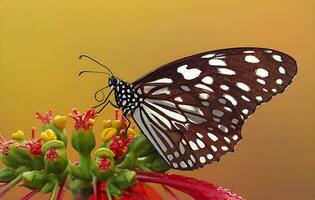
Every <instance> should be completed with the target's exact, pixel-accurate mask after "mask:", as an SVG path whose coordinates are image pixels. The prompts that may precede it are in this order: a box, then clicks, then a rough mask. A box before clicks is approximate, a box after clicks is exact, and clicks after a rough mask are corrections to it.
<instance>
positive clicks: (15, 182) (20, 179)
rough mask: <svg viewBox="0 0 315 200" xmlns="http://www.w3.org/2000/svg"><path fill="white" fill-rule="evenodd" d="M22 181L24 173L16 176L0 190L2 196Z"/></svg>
mask: <svg viewBox="0 0 315 200" xmlns="http://www.w3.org/2000/svg"><path fill="white" fill-rule="evenodd" d="M21 181H22V174H20V175H18V176H17V177H16V178H14V179H13V180H12V181H11V182H9V183H8V184H7V185H6V186H4V187H3V188H2V189H1V190H0V198H1V197H2V196H3V195H5V194H6V193H7V192H8V191H10V190H11V189H12V188H13V187H14V186H16V185H17V184H18V183H19V182H21Z"/></svg>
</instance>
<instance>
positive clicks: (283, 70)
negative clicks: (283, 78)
mask: <svg viewBox="0 0 315 200" xmlns="http://www.w3.org/2000/svg"><path fill="white" fill-rule="evenodd" d="M279 72H280V74H285V73H286V72H285V69H284V68H283V67H281V66H280V67H279Z"/></svg>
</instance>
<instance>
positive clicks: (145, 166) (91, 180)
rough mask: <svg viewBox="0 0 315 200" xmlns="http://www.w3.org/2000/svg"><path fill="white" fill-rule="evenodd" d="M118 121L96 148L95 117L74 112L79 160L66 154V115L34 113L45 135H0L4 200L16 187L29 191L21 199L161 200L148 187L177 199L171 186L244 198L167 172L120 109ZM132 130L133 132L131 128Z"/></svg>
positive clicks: (199, 199)
mask: <svg viewBox="0 0 315 200" xmlns="http://www.w3.org/2000/svg"><path fill="white" fill-rule="evenodd" d="M115 112H116V116H115V119H114V120H104V121H103V128H104V129H103V131H102V132H101V134H100V136H101V139H102V142H103V143H102V144H101V145H100V146H98V147H96V140H95V132H94V131H93V126H94V124H95V118H96V117H97V113H96V111H95V110H94V109H88V110H87V111H86V112H85V113H81V112H79V111H78V109H73V110H72V112H71V113H70V114H69V115H70V117H71V118H73V119H74V124H75V125H74V129H73V131H72V133H71V146H72V147H73V148H74V149H75V150H76V151H77V153H78V154H79V160H78V161H75V162H71V161H70V160H69V158H68V156H67V152H66V148H67V143H68V141H67V134H68V133H67V132H66V129H65V126H66V121H67V119H66V116H60V115H56V116H54V117H53V115H52V112H51V111H49V112H47V113H46V114H45V115H41V114H39V113H36V118H37V119H39V120H40V121H41V122H42V129H41V133H40V134H38V135H39V137H36V135H37V134H36V129H35V128H32V131H31V133H30V135H31V138H30V139H27V137H26V134H25V133H24V132H23V131H21V130H18V131H16V132H15V133H13V134H12V135H11V139H9V140H7V139H5V138H4V137H3V136H2V135H0V159H1V161H2V162H3V164H4V165H5V167H4V168H2V169H0V198H1V197H3V196H4V195H5V194H6V193H7V192H8V191H10V190H11V189H12V188H13V187H14V186H16V185H23V186H24V187H27V188H29V189H31V192H29V193H28V194H26V195H25V196H24V197H23V198H22V199H23V200H27V199H30V198H31V197H33V196H34V195H35V194H36V193H38V192H40V193H43V194H45V193H50V200H61V199H63V194H64V191H65V189H66V188H67V189H69V190H70V191H71V192H72V194H73V197H74V198H73V199H77V200H79V199H82V200H85V199H90V200H112V199H117V200H118V199H120V200H133V199H134V200H141V199H146V200H162V197H161V196H160V195H159V194H158V193H157V191H155V190H154V189H153V188H152V187H150V186H149V185H147V184H146V183H157V184H160V185H162V187H163V188H164V189H165V191H166V192H167V193H168V194H169V195H170V198H171V199H173V200H178V197H177V196H176V195H175V193H173V192H172V190H171V189H170V188H174V189H177V190H179V191H182V192H184V193H186V194H188V195H190V196H191V197H192V198H194V199H195V200H211V199H213V200H214V199H231V200H238V199H242V198H241V197H239V196H238V195H236V194H234V193H233V192H231V191H230V190H226V189H224V188H222V187H218V186H215V185H212V184H210V183H207V182H204V181H198V180H196V179H192V178H187V177H183V176H179V175H171V174H167V173H166V171H168V170H169V169H170V167H169V165H168V164H167V163H166V162H165V161H164V160H163V159H162V158H161V156H160V155H159V154H158V153H157V152H156V150H155V149H154V147H153V146H152V145H151V144H150V143H149V142H148V140H147V139H146V137H145V136H144V135H143V134H141V133H140V132H139V131H137V129H136V127H135V126H130V125H129V124H128V123H127V121H128V122H129V120H126V118H125V117H124V116H119V111H118V110H116V111H115ZM129 127H131V128H129Z"/></svg>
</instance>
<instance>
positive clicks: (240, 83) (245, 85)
mask: <svg viewBox="0 0 315 200" xmlns="http://www.w3.org/2000/svg"><path fill="white" fill-rule="evenodd" d="M236 86H237V87H238V88H240V89H241V90H244V91H246V92H249V91H250V87H249V86H248V85H247V84H245V83H242V82H237V83H236Z"/></svg>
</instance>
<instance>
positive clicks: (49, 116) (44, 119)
mask: <svg viewBox="0 0 315 200" xmlns="http://www.w3.org/2000/svg"><path fill="white" fill-rule="evenodd" d="M35 117H36V119H38V120H40V121H41V122H42V123H44V124H49V123H50V120H52V119H53V117H52V112H51V110H49V111H48V112H46V114H45V115H41V114H40V113H39V112H37V113H35Z"/></svg>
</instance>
